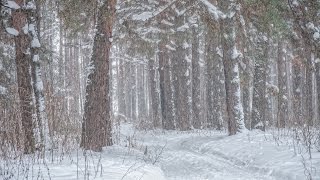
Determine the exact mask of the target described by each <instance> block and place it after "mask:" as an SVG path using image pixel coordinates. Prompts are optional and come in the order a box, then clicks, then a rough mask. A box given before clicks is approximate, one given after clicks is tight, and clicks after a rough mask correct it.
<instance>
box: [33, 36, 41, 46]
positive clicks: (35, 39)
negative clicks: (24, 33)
mask: <svg viewBox="0 0 320 180" xmlns="http://www.w3.org/2000/svg"><path fill="white" fill-rule="evenodd" d="M31 47H34V48H39V47H41V44H40V41H39V39H38V38H33V39H32V41H31Z"/></svg>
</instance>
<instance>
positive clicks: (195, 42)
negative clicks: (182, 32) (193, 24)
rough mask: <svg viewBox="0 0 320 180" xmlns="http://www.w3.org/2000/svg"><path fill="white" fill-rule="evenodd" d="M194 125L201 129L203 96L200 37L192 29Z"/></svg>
mask: <svg viewBox="0 0 320 180" xmlns="http://www.w3.org/2000/svg"><path fill="white" fill-rule="evenodd" d="M192 36H193V39H192V110H193V112H192V123H193V124H192V125H193V127H194V128H196V129H200V128H201V107H200V106H201V95H200V89H201V87H200V59H199V37H198V32H197V31H196V29H195V28H192Z"/></svg>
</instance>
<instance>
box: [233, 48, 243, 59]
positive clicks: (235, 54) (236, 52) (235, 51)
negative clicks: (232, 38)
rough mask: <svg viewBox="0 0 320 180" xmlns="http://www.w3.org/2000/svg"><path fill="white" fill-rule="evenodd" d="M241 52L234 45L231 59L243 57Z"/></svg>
mask: <svg viewBox="0 0 320 180" xmlns="http://www.w3.org/2000/svg"><path fill="white" fill-rule="evenodd" d="M241 56H242V54H241V52H239V51H238V49H237V47H236V46H233V48H232V52H231V59H237V58H238V57H241Z"/></svg>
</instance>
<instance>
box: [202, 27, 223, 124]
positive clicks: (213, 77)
mask: <svg viewBox="0 0 320 180" xmlns="http://www.w3.org/2000/svg"><path fill="white" fill-rule="evenodd" d="M207 22H210V21H207ZM222 59H223V52H222V49H221V46H220V33H219V26H218V25H217V23H209V24H208V25H207V34H206V63H207V74H208V77H207V86H208V87H207V106H208V107H207V108H208V109H207V124H208V127H209V128H217V129H221V127H222V123H223V113H224V109H223V106H222V100H223V98H222V96H223V92H224V88H223V86H224V82H223V81H224V79H223V77H224V71H223V61H222Z"/></svg>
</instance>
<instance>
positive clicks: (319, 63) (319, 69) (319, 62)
mask: <svg viewBox="0 0 320 180" xmlns="http://www.w3.org/2000/svg"><path fill="white" fill-rule="evenodd" d="M315 62H316V82H317V98H318V101H317V106H318V107H317V110H318V121H317V122H316V123H317V124H316V125H318V126H320V52H319V53H318V56H317V58H316V60H315ZM319 145H320V137H319Z"/></svg>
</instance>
